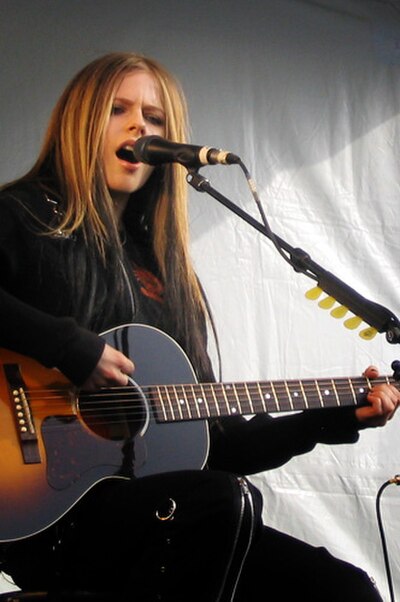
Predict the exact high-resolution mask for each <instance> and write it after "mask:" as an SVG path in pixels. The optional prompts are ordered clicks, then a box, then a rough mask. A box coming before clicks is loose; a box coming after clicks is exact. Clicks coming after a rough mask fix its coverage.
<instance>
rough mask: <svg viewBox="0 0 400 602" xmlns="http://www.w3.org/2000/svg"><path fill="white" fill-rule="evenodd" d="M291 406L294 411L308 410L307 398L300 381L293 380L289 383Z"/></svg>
mask: <svg viewBox="0 0 400 602" xmlns="http://www.w3.org/2000/svg"><path fill="white" fill-rule="evenodd" d="M287 386H288V390H289V395H290V404H291V408H292V409H293V410H304V409H305V408H308V402H307V397H306V394H305V392H304V388H303V385H302V383H301V382H300V381H299V380H292V381H288V382H287Z"/></svg>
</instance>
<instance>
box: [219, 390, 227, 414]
mask: <svg viewBox="0 0 400 602" xmlns="http://www.w3.org/2000/svg"><path fill="white" fill-rule="evenodd" d="M220 385H221V391H222V394H223V399H224V406H225V411H224V410H222V412H221V413H222V415H223V416H228V415H229V402H228V397H227V395H226V389H227V387H228V386H229V385H224V384H223V383H220Z"/></svg>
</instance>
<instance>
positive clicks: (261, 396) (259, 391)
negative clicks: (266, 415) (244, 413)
mask: <svg viewBox="0 0 400 602" xmlns="http://www.w3.org/2000/svg"><path fill="white" fill-rule="evenodd" d="M256 386H257V392H258V395H259V397H260V401H261V404H262V410H263V411H264V412H267V406H266V405H265V399H264V395H263V392H262V389H261V386H260V383H259V382H258V383H256Z"/></svg>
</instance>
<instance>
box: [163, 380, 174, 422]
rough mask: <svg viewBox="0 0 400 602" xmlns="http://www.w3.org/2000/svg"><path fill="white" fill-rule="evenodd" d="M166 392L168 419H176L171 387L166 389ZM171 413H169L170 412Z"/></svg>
mask: <svg viewBox="0 0 400 602" xmlns="http://www.w3.org/2000/svg"><path fill="white" fill-rule="evenodd" d="M165 392H166V394H167V412H166V414H167V418H169V419H172V420H173V419H174V418H175V415H174V410H173V409H172V402H171V396H170V393H169V392H170V388H169V387H165ZM168 411H169V412H168Z"/></svg>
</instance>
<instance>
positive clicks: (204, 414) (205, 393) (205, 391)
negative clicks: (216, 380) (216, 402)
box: [200, 384, 213, 418]
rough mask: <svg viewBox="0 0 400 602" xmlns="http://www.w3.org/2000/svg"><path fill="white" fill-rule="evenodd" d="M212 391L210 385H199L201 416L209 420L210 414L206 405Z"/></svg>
mask: <svg viewBox="0 0 400 602" xmlns="http://www.w3.org/2000/svg"><path fill="white" fill-rule="evenodd" d="M212 390H213V385H212V384H202V385H201V391H202V394H203V395H202V405H201V408H200V410H202V411H201V415H202V417H203V418H210V416H212V414H211V413H210V407H209V405H208V399H209V397H210V392H211V393H212Z"/></svg>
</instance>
